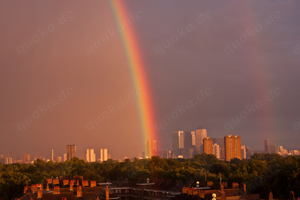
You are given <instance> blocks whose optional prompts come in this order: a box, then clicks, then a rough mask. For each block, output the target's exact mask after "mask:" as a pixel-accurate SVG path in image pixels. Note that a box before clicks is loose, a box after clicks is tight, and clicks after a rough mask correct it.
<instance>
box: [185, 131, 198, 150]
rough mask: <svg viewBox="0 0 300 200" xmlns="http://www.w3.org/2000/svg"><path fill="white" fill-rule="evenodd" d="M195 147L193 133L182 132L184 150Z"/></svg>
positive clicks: (194, 135)
mask: <svg viewBox="0 0 300 200" xmlns="http://www.w3.org/2000/svg"><path fill="white" fill-rule="evenodd" d="M195 146H196V134H195V131H187V132H184V148H194V147H195Z"/></svg>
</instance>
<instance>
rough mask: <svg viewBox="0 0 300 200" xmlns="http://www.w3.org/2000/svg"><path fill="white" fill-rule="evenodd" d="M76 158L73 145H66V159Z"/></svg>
mask: <svg viewBox="0 0 300 200" xmlns="http://www.w3.org/2000/svg"><path fill="white" fill-rule="evenodd" d="M75 156H76V146H75V145H74V144H73V145H67V159H68V160H72V158H74V157H75Z"/></svg>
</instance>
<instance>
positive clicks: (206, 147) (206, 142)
mask: <svg viewBox="0 0 300 200" xmlns="http://www.w3.org/2000/svg"><path fill="white" fill-rule="evenodd" d="M203 152H204V153H206V154H214V150H213V140H212V138H210V137H206V138H204V139H203Z"/></svg>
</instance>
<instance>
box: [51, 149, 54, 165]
mask: <svg viewBox="0 0 300 200" xmlns="http://www.w3.org/2000/svg"><path fill="white" fill-rule="evenodd" d="M51 161H52V162H54V152H53V149H52V150H51Z"/></svg>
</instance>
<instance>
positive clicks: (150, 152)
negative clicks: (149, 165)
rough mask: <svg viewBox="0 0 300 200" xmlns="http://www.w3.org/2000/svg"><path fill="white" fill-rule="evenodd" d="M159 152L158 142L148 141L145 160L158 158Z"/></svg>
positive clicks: (146, 142)
mask: <svg viewBox="0 0 300 200" xmlns="http://www.w3.org/2000/svg"><path fill="white" fill-rule="evenodd" d="M157 152H158V151H157V140H146V141H145V154H144V158H151V157H152V156H156V155H157Z"/></svg>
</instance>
